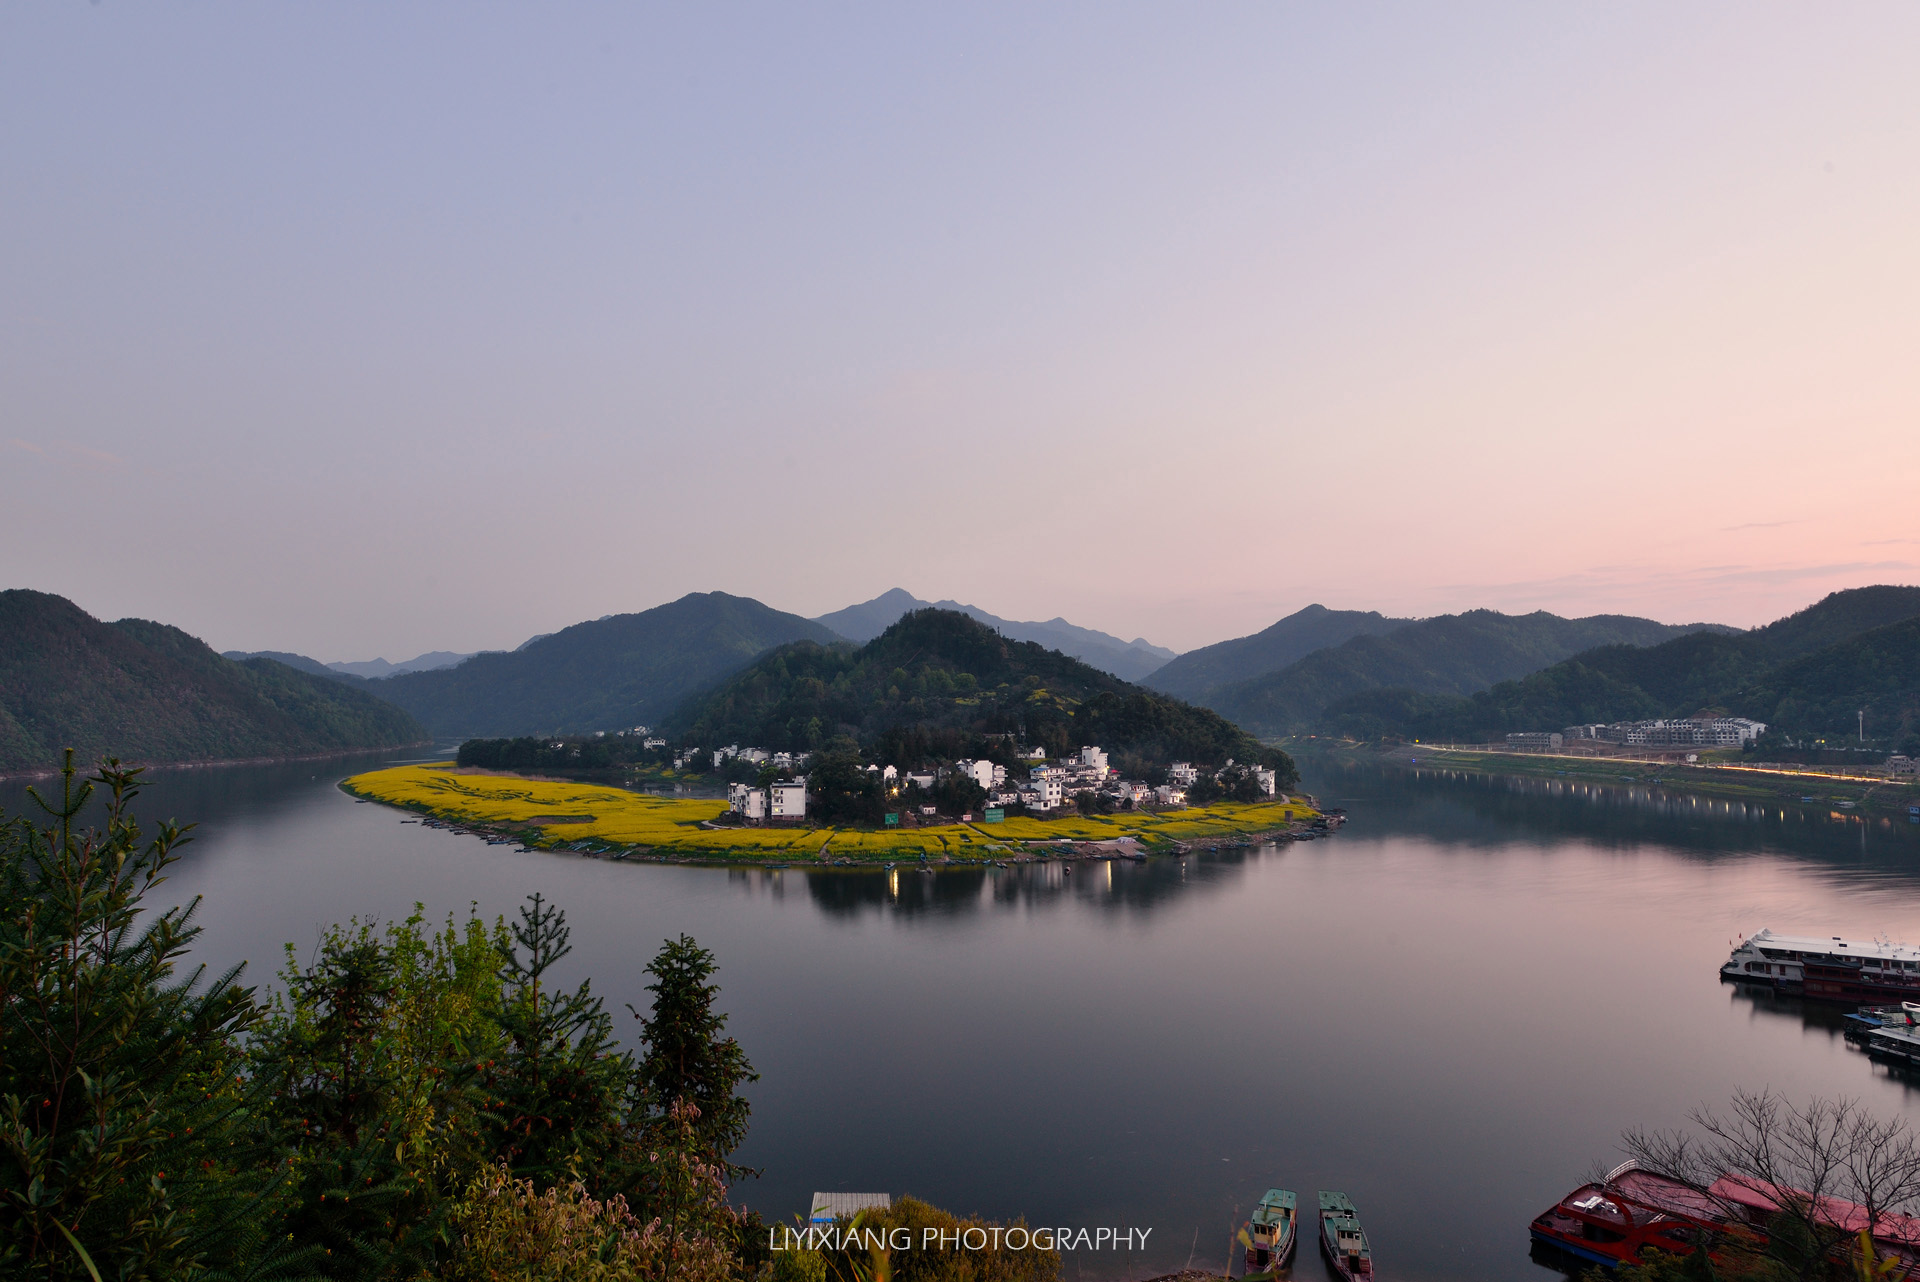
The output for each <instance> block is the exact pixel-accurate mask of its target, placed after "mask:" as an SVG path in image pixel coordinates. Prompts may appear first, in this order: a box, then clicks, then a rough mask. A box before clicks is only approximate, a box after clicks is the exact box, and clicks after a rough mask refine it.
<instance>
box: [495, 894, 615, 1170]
mask: <svg viewBox="0 0 1920 1282" xmlns="http://www.w3.org/2000/svg"><path fill="white" fill-rule="evenodd" d="M570 936H571V932H570V931H569V930H568V928H567V915H566V914H565V913H564V912H561V911H560V910H559V909H558V908H556V907H554V906H553V905H552V904H549V903H547V902H546V900H545V899H544V898H543V897H542V896H540V895H538V894H535V895H530V896H528V902H527V903H526V904H524V905H522V906H521V909H520V920H519V921H518V922H517V923H515V925H514V926H513V933H512V937H511V939H510V940H508V939H505V938H501V939H498V940H496V943H495V948H496V950H497V951H498V953H499V959H500V981H501V985H502V991H501V1002H500V1012H499V1023H500V1028H501V1030H502V1032H504V1033H505V1035H506V1041H507V1045H506V1048H505V1050H504V1051H503V1052H502V1053H501V1055H500V1056H499V1057H498V1059H497V1060H494V1061H492V1062H491V1063H490V1064H489V1065H488V1066H487V1071H486V1074H485V1076H484V1078H483V1081H484V1084H485V1085H486V1087H487V1089H488V1093H489V1095H490V1096H491V1097H492V1099H491V1106H492V1113H493V1117H494V1118H495V1119H496V1120H495V1125H496V1126H497V1127H498V1130H499V1135H498V1137H497V1139H496V1141H495V1149H496V1152H497V1154H498V1156H499V1157H500V1159H501V1160H502V1161H504V1162H505V1163H506V1164H507V1166H508V1169H510V1170H511V1171H512V1173H513V1174H514V1175H516V1176H520V1177H531V1178H533V1179H534V1180H536V1181H537V1182H539V1183H541V1184H543V1185H544V1184H550V1183H552V1182H553V1181H555V1180H559V1179H562V1178H563V1177H566V1178H573V1179H579V1178H582V1177H590V1178H597V1177H598V1175H599V1174H600V1173H601V1172H602V1170H603V1168H604V1166H605V1163H606V1162H607V1160H608V1159H609V1157H610V1156H611V1155H612V1154H613V1153H614V1151H615V1150H616V1148H617V1147H618V1146H619V1144H620V1142H621V1140H622V1127H623V1123H624V1120H625V1119H624V1113H625V1107H626V1095H627V1084H628V1081H629V1079H630V1078H631V1076H632V1073H633V1067H634V1066H633V1057H632V1056H631V1055H629V1054H628V1053H627V1052H625V1051H622V1050H620V1049H619V1048H618V1046H616V1045H615V1042H614V1036H613V1020H612V1018H611V1017H610V1016H609V1015H608V1014H607V1012H606V1010H605V1008H604V1006H603V1005H602V1003H601V1001H600V999H599V998H598V997H595V996H593V993H592V981H591V980H588V981H583V982H582V983H581V985H580V987H578V988H577V989H574V990H572V991H571V992H569V991H567V990H565V989H561V988H556V987H555V986H554V983H553V977H552V976H551V974H550V973H549V972H550V971H552V969H553V967H554V966H555V964H557V963H558V962H559V961H560V960H561V958H563V957H565V956H566V955H567V954H568V953H569V952H571V951H573V947H572V944H571V943H570V942H569V939H570ZM523 949H524V950H525V956H524V958H523V957H522V950H523Z"/></svg>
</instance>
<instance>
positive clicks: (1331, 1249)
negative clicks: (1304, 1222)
mask: <svg viewBox="0 0 1920 1282" xmlns="http://www.w3.org/2000/svg"><path fill="white" fill-rule="evenodd" d="M1320 1250H1321V1253H1322V1254H1324V1255H1325V1256H1326V1257H1327V1261H1328V1263H1330V1264H1332V1265H1333V1269H1334V1272H1336V1273H1338V1274H1339V1275H1340V1276H1341V1277H1342V1278H1344V1279H1346V1282H1354V1280H1355V1279H1357V1278H1371V1277H1372V1276H1373V1248H1372V1247H1371V1246H1369V1245H1368V1244H1367V1231H1366V1230H1365V1229H1363V1228H1361V1227H1360V1210H1359V1208H1358V1207H1356V1206H1354V1204H1353V1199H1352V1198H1350V1197H1348V1196H1347V1195H1346V1194H1345V1193H1336V1192H1332V1191H1330V1190H1327V1189H1321V1190H1320Z"/></svg>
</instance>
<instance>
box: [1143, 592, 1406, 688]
mask: <svg viewBox="0 0 1920 1282" xmlns="http://www.w3.org/2000/svg"><path fill="white" fill-rule="evenodd" d="M1412 622H1413V620H1412V619H1389V618H1387V617H1386V616H1385V615H1383V614H1381V613H1379V612H1378V611H1376V610H1329V609H1327V607H1326V606H1324V605H1310V606H1307V607H1306V608H1304V609H1300V610H1295V611H1294V612H1293V613H1292V614H1289V615H1288V616H1287V617H1286V618H1284V619H1282V620H1280V621H1279V622H1278V623H1276V624H1274V625H1273V626H1272V627H1270V628H1266V629H1264V630H1263V631H1260V632H1256V633H1254V634H1253V635H1252V636H1250V637H1236V638H1235V639H1234V640H1232V641H1221V642H1218V643H1217V644H1214V645H1208V646H1202V647H1200V648H1199V649H1198V650H1189V651H1187V652H1186V653H1185V654H1183V655H1181V656H1180V657H1178V658H1176V659H1172V660H1169V661H1168V662H1167V664H1166V665H1165V666H1164V667H1161V668H1159V669H1158V670H1156V671H1155V672H1154V673H1153V675H1152V676H1149V677H1147V678H1145V679H1143V680H1142V681H1141V682H1140V684H1141V685H1144V686H1148V687H1150V688H1152V689H1155V690H1162V691H1165V692H1166V693H1167V694H1171V695H1178V696H1179V697H1180V698H1182V699H1189V700H1194V701H1198V702H1204V701H1205V696H1206V693H1207V692H1208V691H1209V690H1212V689H1213V688H1214V687H1216V686H1223V685H1231V684H1233V683H1234V682H1238V681H1249V680H1252V679H1253V678H1254V677H1259V676H1264V675H1265V674H1267V673H1269V672H1277V671H1279V670H1280V669H1281V668H1284V667H1286V666H1287V665H1288V664H1289V663H1294V662H1296V661H1298V660H1300V659H1304V658H1306V657H1307V656H1308V655H1309V654H1312V653H1313V652H1314V651H1315V650H1321V649H1325V648H1326V647H1327V646H1330V645H1339V644H1340V643H1341V642H1342V641H1346V640H1348V639H1350V638H1352V637H1357V636H1378V635H1379V634H1380V633H1383V632H1392V631H1393V630H1394V629H1395V628H1402V627H1405V626H1406V625H1407V624H1409V623H1412Z"/></svg>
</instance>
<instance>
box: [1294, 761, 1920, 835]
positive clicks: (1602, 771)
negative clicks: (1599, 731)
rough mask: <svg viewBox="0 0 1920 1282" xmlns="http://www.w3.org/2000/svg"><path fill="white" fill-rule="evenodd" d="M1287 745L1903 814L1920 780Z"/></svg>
mask: <svg viewBox="0 0 1920 1282" xmlns="http://www.w3.org/2000/svg"><path fill="white" fill-rule="evenodd" d="M1288 750H1289V751H1291V752H1296V753H1297V755H1299V756H1300V757H1302V758H1305V759H1309V760H1310V759H1312V758H1313V757H1316V756H1319V757H1325V758H1327V759H1329V760H1336V761H1351V762H1359V763H1363V764H1366V765H1381V766H1393V767H1396V768H1398V769H1402V770H1423V769H1435V770H1439V769H1447V770H1462V771H1467V772H1470V773H1474V774H1484V775H1506V776H1511V777H1515V778H1527V779H1567V780H1580V781H1585V782H1589V783H1603V784H1624V783H1631V784H1640V785H1645V784H1658V785H1660V786H1661V787H1666V788H1672V789H1674V790H1676V791H1682V792H1697V793H1700V794H1701V795H1703V796H1718V797H1727V798H1737V799H1741V800H1746V801H1765V802H1769V803H1772V804H1779V805H1793V806H1810V807H1814V808H1822V809H1824V808H1829V807H1833V806H1839V807H1841V808H1842V809H1845V810H1851V811H1854V812H1856V813H1860V814H1868V813H1872V814H1876V815H1883V816H1887V817H1892V816H1895V815H1905V814H1907V813H1908V807H1910V806H1913V805H1916V804H1920V783H1916V782H1914V781H1912V780H1907V781H1904V782H1902V781H1899V780H1897V779H1889V778H1886V777H1880V778H1866V777H1862V776H1859V775H1851V776H1849V775H1841V774H1834V773H1828V772H1825V771H1822V770H1821V769H1819V768H1818V767H1813V768H1810V769H1808V770H1805V771H1798V770H1782V769H1779V768H1777V767H1774V768H1767V769H1762V768H1758V767H1754V766H1746V765H1733V764H1727V765H1717V764H1701V763H1694V764H1687V763H1684V762H1671V761H1643V760H1636V759H1634V758H1630V757H1589V756H1575V755H1569V754H1562V753H1549V752H1501V751H1498V750H1488V749H1485V748H1453V747H1449V746H1444V745H1439V744H1427V743H1417V744H1409V743H1402V744H1384V745H1383V744H1361V743H1350V744H1338V745H1334V744H1328V745H1324V746H1322V745H1319V744H1314V745H1312V746H1307V745H1304V744H1298V743H1295V744H1292V745H1289V747H1288Z"/></svg>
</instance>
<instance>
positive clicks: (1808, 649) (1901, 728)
mask: <svg viewBox="0 0 1920 1282" xmlns="http://www.w3.org/2000/svg"><path fill="white" fill-rule="evenodd" d="M1862 709H1864V710H1865V711H1866V713H1867V718H1868V723H1869V727H1870V729H1871V730H1872V732H1873V733H1874V735H1875V736H1876V737H1877V738H1880V739H1883V740H1892V741H1894V742H1899V741H1902V740H1904V739H1905V738H1907V737H1908V736H1910V735H1912V734H1913V733H1914V732H1915V730H1916V729H1920V589H1915V588H1902V587H1872V588H1857V589H1853V590H1851V591H1847V592H1836V593H1833V594H1832V595H1830V596H1828V597H1826V598H1825V599H1824V600H1822V601H1820V602H1818V603H1816V604H1814V605H1811V606H1809V607H1807V608H1806V609H1805V610H1801V611H1799V612H1798V613H1795V614H1792V615H1789V616H1788V617H1786V618H1784V619H1781V620H1778V621H1777V622H1774V623H1771V624H1768V625H1767V626H1766V627H1763V628H1756V629H1754V630H1753V631H1752V632H1744V633H1736V634H1733V635H1725V634H1717V633H1710V632H1702V633H1695V634H1693V635H1690V636H1685V637H1680V638H1678V639H1676V640H1673V641H1669V642H1666V643H1665V644H1663V645H1656V646H1647V647H1644V648H1641V647H1635V646H1620V645H1616V646H1603V647H1600V648H1598V649H1594V650H1589V651H1587V652H1585V653H1582V654H1579V655H1576V656H1574V657H1572V658H1570V659H1567V660H1565V661H1563V662H1560V663H1557V664H1554V665H1553V666H1551V667H1548V668H1544V669H1542V670H1541V671H1539V672H1534V673H1531V674H1529V675H1527V676H1525V677H1523V678H1520V679H1518V680H1513V681H1504V682H1500V683H1498V684H1496V685H1494V686H1493V687H1492V688H1490V689H1487V690H1483V691H1479V692H1477V693H1475V694H1473V695H1472V696H1470V697H1468V698H1446V697H1436V696H1434V695H1431V694H1427V693H1424V692H1416V691H1411V690H1407V689H1387V690H1373V691H1366V692H1361V693H1358V694H1355V695H1350V696H1348V697H1346V698H1343V699H1341V700H1339V701H1337V702H1335V703H1333V704H1331V705H1330V706H1329V707H1328V708H1327V709H1326V711H1325V713H1324V714H1323V716H1322V718H1321V720H1320V722H1319V725H1318V727H1317V728H1319V729H1323V730H1329V731H1333V732H1337V733H1345V734H1352V735H1356V736H1360V737H1366V738H1374V737H1380V736H1386V735H1398V736H1405V737H1409V738H1421V739H1436V740H1454V741H1475V742H1478V741H1485V740H1491V739H1497V738H1499V737H1500V736H1502V735H1505V734H1507V733H1508V732H1510V731H1515V730H1558V729H1560V728H1561V727H1563V726H1568V725H1577V724H1581V723H1584V722H1600V721H1630V720H1640V719H1646V718H1653V717H1685V716H1692V715H1695V714H1696V713H1704V712H1713V713H1722V714H1726V715H1734V716H1745V717H1752V718H1753V719H1754V720H1756V721H1764V722H1766V723H1767V724H1768V725H1769V726H1771V727H1773V728H1774V729H1776V730H1778V731H1780V732H1781V733H1783V734H1786V735H1789V736H1792V737H1795V738H1800V737H1806V736H1814V737H1824V736H1827V735H1845V734H1848V733H1849V732H1852V731H1854V730H1855V729H1856V728H1857V725H1858V723H1857V721H1856V714H1857V713H1858V712H1859V711H1860V710H1862Z"/></svg>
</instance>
